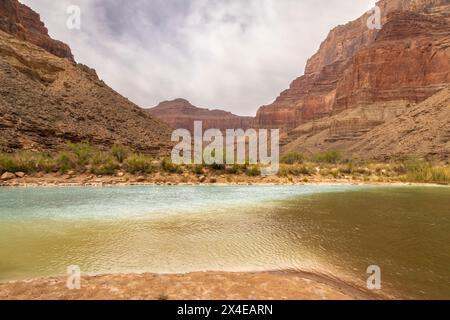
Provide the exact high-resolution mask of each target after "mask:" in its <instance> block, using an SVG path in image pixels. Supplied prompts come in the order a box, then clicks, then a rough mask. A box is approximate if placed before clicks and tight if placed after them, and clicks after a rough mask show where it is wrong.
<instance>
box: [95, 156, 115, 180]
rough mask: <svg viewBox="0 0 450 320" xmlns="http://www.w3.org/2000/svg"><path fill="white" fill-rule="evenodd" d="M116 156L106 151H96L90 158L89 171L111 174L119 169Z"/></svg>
mask: <svg viewBox="0 0 450 320" xmlns="http://www.w3.org/2000/svg"><path fill="white" fill-rule="evenodd" d="M119 167H120V166H119V163H118V162H117V160H116V158H115V157H113V156H112V155H109V154H107V153H97V154H96V155H95V156H94V157H93V158H92V160H91V172H92V173H94V174H100V175H112V174H114V173H115V172H116V170H117V169H119Z"/></svg>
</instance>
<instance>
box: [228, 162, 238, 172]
mask: <svg viewBox="0 0 450 320" xmlns="http://www.w3.org/2000/svg"><path fill="white" fill-rule="evenodd" d="M226 171H227V173H229V174H239V173H240V172H241V166H240V165H238V164H236V163H235V164H233V165H231V166H227V167H226Z"/></svg>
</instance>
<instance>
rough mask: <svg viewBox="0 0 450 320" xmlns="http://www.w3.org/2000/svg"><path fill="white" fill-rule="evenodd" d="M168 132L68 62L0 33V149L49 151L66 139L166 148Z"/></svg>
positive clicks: (82, 68)
mask: <svg viewBox="0 0 450 320" xmlns="http://www.w3.org/2000/svg"><path fill="white" fill-rule="evenodd" d="M170 133H171V130H170V129H169V127H168V126H167V125H165V124H164V123H162V122H160V121H159V120H156V119H154V118H153V117H152V116H151V115H150V114H149V113H148V112H145V111H144V110H143V109H141V108H139V107H138V106H136V105H135V104H133V103H131V102H130V101H129V100H128V99H126V98H124V97H122V96H121V95H120V94H118V93H117V92H115V91H114V90H112V89H111V88H109V87H108V86H107V85H106V84H105V83H104V82H103V81H101V80H100V79H99V78H98V77H97V74H96V72H95V70H93V69H90V68H89V67H87V66H83V65H80V64H78V65H77V64H74V63H73V62H71V61H70V60H68V59H64V58H59V57H57V56H56V55H53V54H50V53H49V52H47V51H46V50H44V49H42V48H40V47H38V46H36V45H34V44H32V43H30V42H27V41H23V40H21V39H18V38H16V37H14V36H12V35H11V34H7V33H4V32H2V31H0V148H1V149H2V150H3V151H8V152H11V151H15V150H19V149H20V150H22V149H26V150H38V151H50V152H51V151H54V150H58V149H61V148H62V147H64V145H65V143H66V142H67V141H72V142H79V141H88V142H90V143H91V144H93V145H95V146H98V147H100V148H104V147H109V146H111V145H112V144H114V143H122V144H124V145H126V146H128V147H129V148H130V149H133V150H135V151H139V152H144V153H151V154H160V153H167V152H168V151H169V150H170V147H171V145H170Z"/></svg>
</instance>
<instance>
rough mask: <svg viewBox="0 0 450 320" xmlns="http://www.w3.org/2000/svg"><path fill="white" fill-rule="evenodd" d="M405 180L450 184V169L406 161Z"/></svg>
mask: <svg viewBox="0 0 450 320" xmlns="http://www.w3.org/2000/svg"><path fill="white" fill-rule="evenodd" d="M404 168H405V171H406V174H405V177H404V180H405V181H409V182H423V183H438V184H450V167H448V166H433V165H432V164H431V163H429V162H425V161H420V160H419V161H417V160H412V161H406V162H405V163H404Z"/></svg>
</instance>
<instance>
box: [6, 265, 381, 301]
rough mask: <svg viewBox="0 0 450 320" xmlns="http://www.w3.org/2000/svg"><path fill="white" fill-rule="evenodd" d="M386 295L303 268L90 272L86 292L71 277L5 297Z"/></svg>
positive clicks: (15, 287)
mask: <svg viewBox="0 0 450 320" xmlns="http://www.w3.org/2000/svg"><path fill="white" fill-rule="evenodd" d="M380 298H383V297H382V296H381V295H378V294H376V293H374V292H371V291H368V290H365V289H362V288H357V287H355V286H352V285H349V284H347V283H345V282H343V281H340V280H337V279H333V278H330V277H327V276H322V275H317V274H312V273H305V272H297V271H295V272H294V271H285V272H258V273H256V272H255V273H226V272H196V273H188V274H151V273H146V274H117V275H100V276H86V277H82V279H81V289H80V290H68V289H67V287H66V278H48V279H37V280H29V281H17V282H10V283H3V284H0V300H14V299H26V300H29V299H33V300H34V299H38V300H79V299H81V300H86V299H87V300H91V299H95V300H98V299H99V300H116V299H127V300H128V299H131V300H142V299H145V300H167V299H169V300H189V299H195V300H266V299H267V300H322V299H332V300H355V299H356V300H361V299H363V300H373V299H380Z"/></svg>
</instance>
